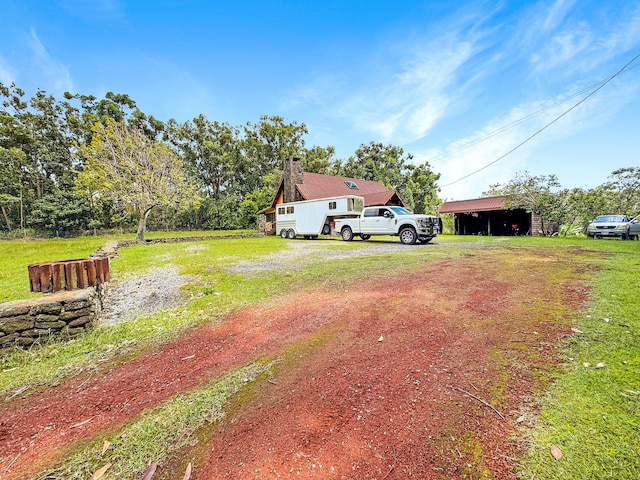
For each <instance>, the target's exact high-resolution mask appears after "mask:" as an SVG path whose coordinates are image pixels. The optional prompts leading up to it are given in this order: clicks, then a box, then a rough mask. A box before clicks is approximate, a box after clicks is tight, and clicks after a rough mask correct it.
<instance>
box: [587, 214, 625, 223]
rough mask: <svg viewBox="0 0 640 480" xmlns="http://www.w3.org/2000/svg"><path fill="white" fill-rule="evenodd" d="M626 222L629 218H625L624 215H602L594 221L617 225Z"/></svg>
mask: <svg viewBox="0 0 640 480" xmlns="http://www.w3.org/2000/svg"><path fill="white" fill-rule="evenodd" d="M626 221H627V217H625V216H624V215H600V216H599V217H596V219H595V220H594V222H595V223H616V222H626Z"/></svg>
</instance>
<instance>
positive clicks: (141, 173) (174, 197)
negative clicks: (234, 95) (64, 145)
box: [76, 119, 201, 241]
mask: <svg viewBox="0 0 640 480" xmlns="http://www.w3.org/2000/svg"><path fill="white" fill-rule="evenodd" d="M82 151H83V154H84V156H85V158H86V162H85V166H84V169H83V170H82V171H81V172H80V173H79V175H78V179H77V182H76V188H78V190H79V191H81V192H84V193H90V194H92V195H94V196H96V197H98V198H105V199H111V200H113V201H114V202H116V203H120V204H122V205H124V206H126V207H127V208H128V209H129V210H131V211H134V212H135V213H136V214H137V216H138V232H137V235H136V240H138V241H143V240H144V234H145V231H146V221H147V217H148V215H149V213H150V212H151V209H153V208H154V207H157V206H160V205H164V206H175V207H178V208H185V209H186V208H189V207H196V208H197V205H198V204H199V202H200V199H201V196H200V192H199V191H198V189H197V188H196V186H195V185H194V182H193V181H191V179H190V178H189V177H188V175H187V172H186V170H185V168H184V164H183V161H182V159H181V158H180V157H179V156H178V155H177V154H176V152H175V151H174V150H172V149H171V148H170V147H169V146H168V145H166V144H164V143H160V142H158V141H157V140H153V139H150V138H149V137H148V136H146V135H145V134H144V133H143V132H141V131H140V130H139V129H138V128H137V127H134V126H131V125H127V124H125V123H123V122H116V121H114V120H112V119H106V120H105V122H104V124H100V123H97V124H96V125H95V126H94V132H93V136H92V140H91V143H90V144H84V145H83V146H82Z"/></svg>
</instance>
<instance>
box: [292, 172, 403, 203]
mask: <svg viewBox="0 0 640 480" xmlns="http://www.w3.org/2000/svg"><path fill="white" fill-rule="evenodd" d="M345 182H351V183H353V184H355V185H357V187H358V188H357V189H355V188H349V186H348V185H347V184H346V183H345ZM296 188H297V189H298V191H299V192H300V194H301V195H302V196H303V197H304V198H305V200H316V199H318V198H327V197H338V196H341V195H359V196H361V197H364V196H366V195H369V194H372V193H380V192H390V193H393V192H391V190H389V189H388V188H387V187H385V186H384V185H383V184H381V183H380V182H373V181H371V180H360V179H357V178H348V177H332V176H331V175H322V174H319V173H308V172H305V173H304V183H298V184H297V185H296Z"/></svg>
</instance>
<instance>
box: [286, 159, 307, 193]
mask: <svg viewBox="0 0 640 480" xmlns="http://www.w3.org/2000/svg"><path fill="white" fill-rule="evenodd" d="M282 181H283V182H282V183H283V190H284V192H283V197H284V198H283V201H284V203H289V202H295V201H296V184H299V183H304V161H303V160H302V159H301V158H299V157H289V158H287V159H286V160H285V162H284V171H283V174H282Z"/></svg>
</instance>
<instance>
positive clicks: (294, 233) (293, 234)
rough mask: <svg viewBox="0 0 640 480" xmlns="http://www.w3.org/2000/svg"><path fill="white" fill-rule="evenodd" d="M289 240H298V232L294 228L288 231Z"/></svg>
mask: <svg viewBox="0 0 640 480" xmlns="http://www.w3.org/2000/svg"><path fill="white" fill-rule="evenodd" d="M287 238H288V239H289V240H293V239H294V238H296V231H295V230H294V229H293V228H290V229H289V230H287Z"/></svg>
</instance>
